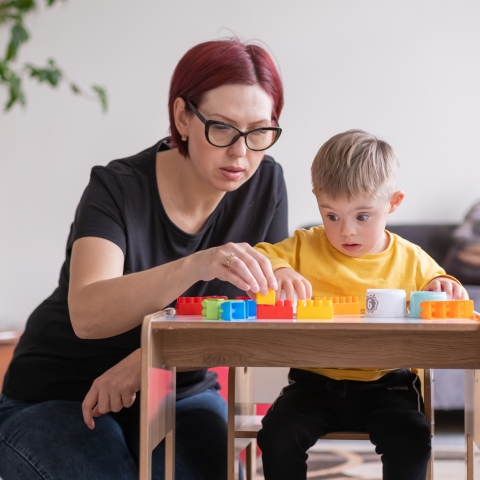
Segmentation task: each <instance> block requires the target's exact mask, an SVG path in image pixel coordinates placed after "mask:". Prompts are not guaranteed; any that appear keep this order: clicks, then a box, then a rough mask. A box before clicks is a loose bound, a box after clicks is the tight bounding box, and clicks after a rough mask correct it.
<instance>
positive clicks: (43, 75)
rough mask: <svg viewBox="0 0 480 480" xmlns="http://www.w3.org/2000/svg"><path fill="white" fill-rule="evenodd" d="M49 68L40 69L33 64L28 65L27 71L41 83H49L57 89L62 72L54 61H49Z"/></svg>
mask: <svg viewBox="0 0 480 480" xmlns="http://www.w3.org/2000/svg"><path fill="white" fill-rule="evenodd" d="M47 63H48V67H43V68H38V67H36V66H35V65H32V64H31V63H27V64H26V65H25V68H26V69H27V71H28V73H29V75H30V77H31V78H36V79H37V80H38V81H39V82H40V83H43V82H46V83H49V84H50V85H51V86H52V87H56V86H57V85H58V84H59V82H60V80H61V79H62V76H63V75H62V71H61V70H60V69H59V68H58V67H57V65H56V63H55V61H54V60H53V59H51V58H50V59H49V60H48V62H47Z"/></svg>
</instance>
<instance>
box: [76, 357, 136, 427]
mask: <svg viewBox="0 0 480 480" xmlns="http://www.w3.org/2000/svg"><path fill="white" fill-rule="evenodd" d="M141 368H142V357H141V350H140V349H139V348H138V349H137V350H135V351H134V352H133V353H131V354H130V355H129V356H128V357H126V358H124V359H123V360H122V361H121V362H119V363H117V364H116V365H115V366H113V367H112V368H110V370H107V371H106V372H105V373H104V374H103V375H101V376H100V377H98V378H96V379H95V381H94V382H93V383H92V386H91V388H90V390H89V391H88V393H87V395H86V396H85V399H84V400H83V403H82V412H83V420H84V421H85V423H86V424H87V426H88V428H90V429H92V430H93V428H95V420H94V418H96V417H99V416H100V415H103V414H104V413H108V412H119V411H120V410H121V409H122V408H124V407H125V408H128V407H131V406H132V405H133V402H134V401H135V398H136V394H137V392H138V391H139V390H140V384H141Z"/></svg>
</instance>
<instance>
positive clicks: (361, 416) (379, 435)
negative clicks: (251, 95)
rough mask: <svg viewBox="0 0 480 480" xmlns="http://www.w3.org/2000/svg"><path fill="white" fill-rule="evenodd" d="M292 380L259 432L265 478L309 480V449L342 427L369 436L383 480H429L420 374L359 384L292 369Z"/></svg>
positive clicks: (396, 375)
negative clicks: (377, 455)
mask: <svg viewBox="0 0 480 480" xmlns="http://www.w3.org/2000/svg"><path fill="white" fill-rule="evenodd" d="M289 382H290V385H288V386H287V387H285V388H284V389H283V390H282V393H281V394H280V396H279V397H278V398H277V399H276V400H275V403H274V404H273V405H272V406H271V407H270V410H269V411H268V412H267V414H266V415H265V417H264V419H263V421H262V424H263V428H262V430H260V431H259V432H258V445H259V447H260V449H261V450H262V454H263V455H262V458H263V470H264V474H265V480H302V479H306V475H307V464H306V460H307V458H308V455H307V453H306V451H307V450H308V449H309V448H310V447H312V446H313V445H314V444H315V442H316V441H317V440H318V438H319V437H322V436H323V435H325V434H326V433H329V432H338V431H361V432H368V433H369V434H370V440H371V441H372V443H373V444H374V445H375V447H376V448H375V451H376V452H377V453H378V454H379V455H381V459H382V463H383V478H384V480H425V476H426V472H427V465H428V460H429V458H430V452H431V443H430V429H429V426H428V424H427V421H426V418H425V415H424V414H423V401H422V398H421V394H420V379H419V378H418V376H417V375H416V374H414V373H412V372H411V371H410V370H407V369H403V370H395V371H393V372H391V373H389V374H387V375H385V376H384V377H382V378H381V379H379V380H376V381H374V382H360V381H351V380H332V379H330V378H328V377H324V376H323V375H317V374H315V373H312V372H308V371H305V370H298V369H291V370H290V374H289Z"/></svg>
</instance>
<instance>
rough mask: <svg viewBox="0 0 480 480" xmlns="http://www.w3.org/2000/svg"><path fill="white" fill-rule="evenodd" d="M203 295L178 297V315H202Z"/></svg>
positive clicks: (176, 307)
mask: <svg viewBox="0 0 480 480" xmlns="http://www.w3.org/2000/svg"><path fill="white" fill-rule="evenodd" d="M202 302H203V297H178V298H177V303H176V304H175V310H176V311H177V315H201V314H202V310H203V306H202Z"/></svg>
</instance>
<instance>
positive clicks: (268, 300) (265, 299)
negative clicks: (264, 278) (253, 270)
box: [255, 289, 275, 305]
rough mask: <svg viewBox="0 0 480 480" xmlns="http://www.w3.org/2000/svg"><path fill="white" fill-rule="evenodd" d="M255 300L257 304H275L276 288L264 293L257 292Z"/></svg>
mask: <svg viewBox="0 0 480 480" xmlns="http://www.w3.org/2000/svg"><path fill="white" fill-rule="evenodd" d="M255 300H256V302H257V305H275V290H270V289H268V293H267V294H266V295H263V293H260V292H258V293H256V294H255Z"/></svg>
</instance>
